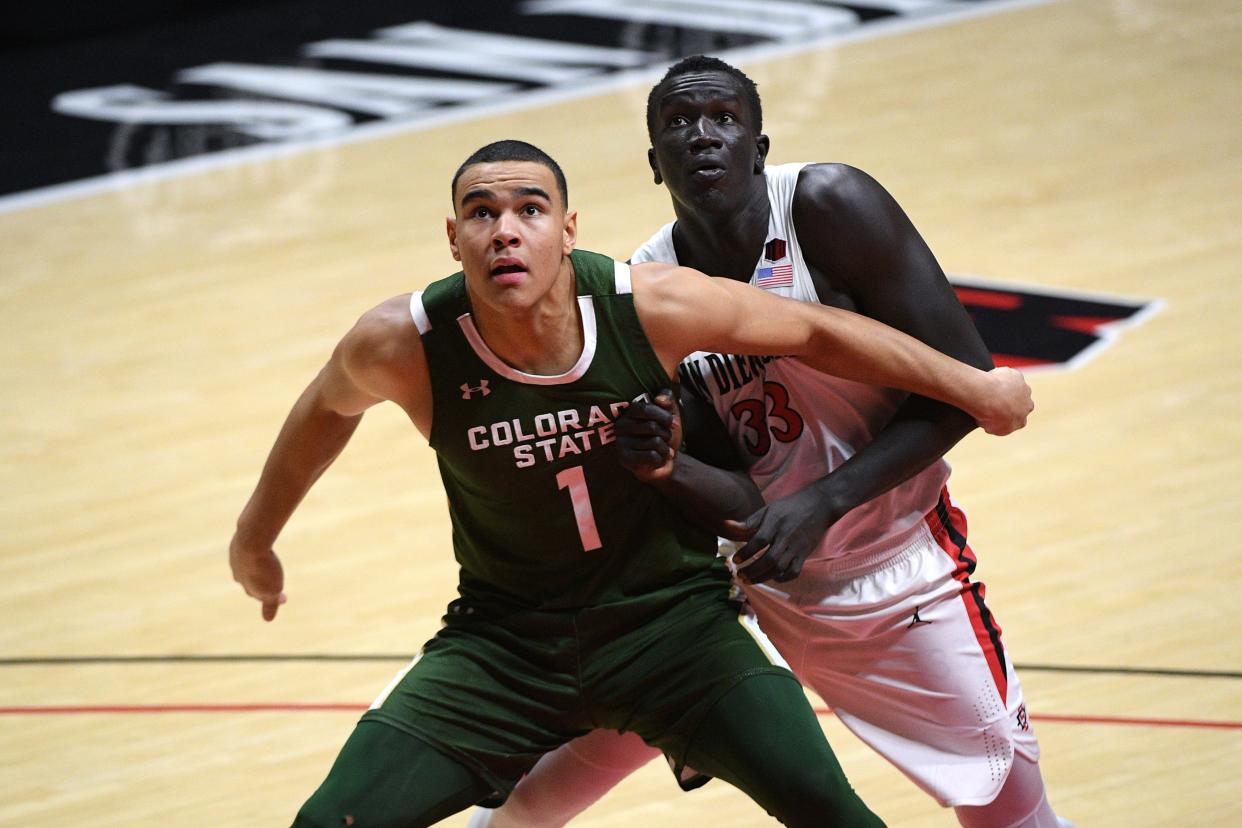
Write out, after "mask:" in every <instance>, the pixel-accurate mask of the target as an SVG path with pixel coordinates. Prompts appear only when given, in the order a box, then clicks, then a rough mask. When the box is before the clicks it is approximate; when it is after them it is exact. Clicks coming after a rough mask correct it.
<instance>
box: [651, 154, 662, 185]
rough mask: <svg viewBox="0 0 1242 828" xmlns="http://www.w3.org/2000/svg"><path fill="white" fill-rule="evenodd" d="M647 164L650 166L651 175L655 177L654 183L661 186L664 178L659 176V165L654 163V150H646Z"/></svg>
mask: <svg viewBox="0 0 1242 828" xmlns="http://www.w3.org/2000/svg"><path fill="white" fill-rule="evenodd" d="M647 163H648V164H650V165H651V174H652V175H653V176H655V183H657V184H663V183H664V177H663V176H661V175H660V165H659V164H658V163H656V154H655V149H654V148H652V149H649V150H647Z"/></svg>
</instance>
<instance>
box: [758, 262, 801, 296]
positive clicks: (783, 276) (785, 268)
mask: <svg viewBox="0 0 1242 828" xmlns="http://www.w3.org/2000/svg"><path fill="white" fill-rule="evenodd" d="M755 287H761V288H764V289H765V290H771V289H772V288H783V287H793V265H792V264H781V265H773V266H772V267H761V268H759V269H758V270H756V271H755Z"/></svg>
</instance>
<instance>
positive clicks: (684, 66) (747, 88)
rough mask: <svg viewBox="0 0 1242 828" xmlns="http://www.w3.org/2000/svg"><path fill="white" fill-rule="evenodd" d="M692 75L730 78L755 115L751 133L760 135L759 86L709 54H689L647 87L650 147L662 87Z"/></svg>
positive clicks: (761, 123)
mask: <svg viewBox="0 0 1242 828" xmlns="http://www.w3.org/2000/svg"><path fill="white" fill-rule="evenodd" d="M694 72H720V73H721V74H724V75H728V76H729V77H731V78H733V80H734V81H735V82H736V83H737V86H738V89H739V90H740V91H741V93H742V97H743V98H745V100H746V105H747V106H749V107H750V113H751V114H752V115H754V116H755V132H757V133H758V132H763V104H761V103H760V102H759V87H758V86H756V85H755V82H754V81H753V80H751V79H750V78H749V77H747V75H746V73H745V72H743V71H742V70H741V69H738V68H737V67H736V66H733V65H732V64H729V63H725V62H724V61H723V60H721V59H720V58H714V57H711V56H710V55H690V57H685V58H682V59H681V60H679V61H677V62H676V63H674V64H673V65H672V66H670V67H669V68H668V71H667V72H665V73H664V77H662V78H660V82H659V83H657V84H656V85H655V86H653V87H651V91H650V92H649V93H647V137H649V138H650V139H651V142H652V143H653V144H654V143H655V123H654V120H655V111H656V106H657V104H658V101H659V100H660V96H661V95H662V94H663V93H664V89H665V87H667V86H668V85H669V84H670V83H671V82H672V81H673V80H674V79H676V78H679V77H681V76H682V75H689V74H692V73H694Z"/></svg>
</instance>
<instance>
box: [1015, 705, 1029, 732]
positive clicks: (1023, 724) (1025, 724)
mask: <svg viewBox="0 0 1242 828" xmlns="http://www.w3.org/2000/svg"><path fill="white" fill-rule="evenodd" d="M1017 718H1018V728H1019V729H1021V730H1030V729H1031V720H1030V718H1029V717H1028V716H1027V715H1026V705H1025V704H1024V705H1022V706H1021V707H1019V708H1018V716H1017Z"/></svg>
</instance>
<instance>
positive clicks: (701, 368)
mask: <svg viewBox="0 0 1242 828" xmlns="http://www.w3.org/2000/svg"><path fill="white" fill-rule="evenodd" d="M804 166H805V164H782V165H779V166H770V167H768V168H767V171H766V173H765V175H766V177H767V183H768V200H769V202H770V203H771V211H770V212H771V218H770V219H769V220H768V236H767V241H766V242H765V244H764V249H763V252H762V255H761V256H760V258H759V262H758V263H757V264H756V266H755V274H754V276H752V277H751V280H750V284H751V285H754V286H756V287H759V288H762V289H764V290H767V291H770V292H772V293H775V294H778V295H780V296H784V297H787V298H791V299H797V300H799V301H802V302H819V296H818V294H817V293H816V291H815V285H814V283H813V282H812V281H811V274H810V271H809V270H808V268H807V266H806V262H805V261H804V260H803V258H802V249H801V247H799V245H798V238H797V234H796V233H795V232H794V221H793V196H794V188H795V187H796V186H797V182H798V173H799V172H800V171H801V169H802V168H803V167H804ZM630 261H631V262H632V263H633V264H640V263H642V262H653V261H654V262H668V263H673V264H676V263H677V253H676V250H675V249H674V247H673V224H672V223H670V224H667V225H665V226H664V227H663V228H661V229H660V230H659V231H658V232H657V233H656V234H655V235H654V236H652V237H651V238H650V239H649V240H648V241H647V243H646V244H644V245H643V246H642V247H640V248H639V249H638V250H637V251H635V253H634V255H633V256H631V257H630ZM709 275H710V274H709ZM681 380H682V385H683V387H687V388H688V389H689V390H690V391H691V392H692V393H696V394H698V395H699V396H702V397H704V398H705V399H707V400H709V401H710V402H711V403H712V405H713V406H714V407H715V409H716V413H717V414H718V415H719V416H720V419H721V421H722V422H723V423H724V424H725V427H726V428H727V429H728V431H729V433H730V435H731V436H732V437H733V440H734V443H735V445H736V446H737V448H738V451H739V453H740V454H741V455H742V458H743V461H744V462H746V463H747V464H748V467H749V471H750V475H751V477H752V478H753V479H754V481H755V483H756V484H757V485H758V486H759V488H760V490H762V491H763V494H764V497H765V499H767V500H768V501H772V500H776V499H778V498H781V497H784V496H785V495H788V494H791V493H793V492H795V491H797V490H799V489H801V488H803V487H805V486H806V485H808V484H810V483H813V482H814V481H816V480H819V479H820V478H822V477H824V476H825V475H827V474H828V473H829V472H831V471H832V470H833V469H835V468H837V467H838V466H840V465H841V464H842V463H844V462H845V461H846V460H848V459H849V458H850V457H852V456H853V455H854V453H855V452H856V451H858V450H859V449H860V448H862V447H863V446H865V445H867V444H868V443H870V442H871V441H872V440H873V439H874V437H875V435H876V434H877V433H878V432H879V430H880V429H881V428H883V427H884V424H885V423H887V422H888V421H889V420H890V419H891V418H892V415H893V412H894V411H896V410H897V407H898V405H900V404H901V402H902V400H904V399H905V395H904V394H903V393H901V392H897V391H893V390H891V389H886V388H878V387H875V386H870V385H863V384H861V383H857V382H850V381H849V380H843V379H838V378H836V377H830V376H828V375H826V374H821V373H819V372H818V371H815V370H813V369H811V368H808V367H807V366H806V365H804V364H803V363H801V362H799V361H798V360H796V359H793V358H789V357H754V356H738V355H733V354H709V353H704V352H698V353H695V354H691V355H690V356H689V357H687V358H686V360H685V361H684V362H683V363H682V365H681ZM948 477H949V465H948V463H946V462H945V461H944V460H938V461H936V462H935V463H933V464H932V465H931V466H929V467H928V468H926V469H924V470H923V471H922V472H920V473H919V474H917V475H916V476H914V477H913V478H911V479H910V480H908V481H906V482H905V483H903V484H902V485H900V486H898V487H896V488H895V489H892V490H890V491H889V492H887V493H885V494H883V495H880V496H879V497H877V498H875V499H873V500H871V501H869V502H868V503H864V504H863V505H861V506H859V507H858V508H857V509H854V510H853V511H852V512H850V513H849V514H847V515H846V516H845V517H844V518H842V519H841V520H840V521H838V522H837V523H836V524H834V525H833V526H832V527H831V528H830V529H829V530H828V533H827V534H826V535H825V536H824V539H823V541H822V542H821V543H820V545H819V548H818V549H817V550H816V551H815V553H814V554H813V555H812V556H811V558H810V559H809V560H812V561H820V562H822V563H823V564H827V563H828V562H829V561H832V562H833V564H839V565H840V568H842V569H849V568H850V567H851V565H857V563H859V562H860V560H861V559H863V558H871V557H872V556H873V555H875V554H877V553H880V552H882V551H884V550H885V549H889V548H895V547H898V546H900V544H902V543H903V542H904V541H905V540H906V539H907V538H908V537H909V535H910V533H911V532H913V531H915V530H917V528H918V527H919V526H920V524H921V521H922V519H923V517H924V515H926V514H927V513H928V512H930V511H931V510H932V509H933V508H934V507H935V506H936V502H937V500H938V499H939V496H940V491H941V489H942V488H943V487H944V484H945V481H947V480H948ZM830 568H836V567H835V566H833V565H830Z"/></svg>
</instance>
